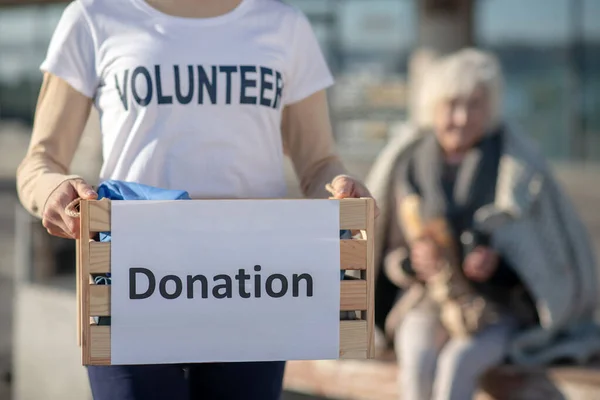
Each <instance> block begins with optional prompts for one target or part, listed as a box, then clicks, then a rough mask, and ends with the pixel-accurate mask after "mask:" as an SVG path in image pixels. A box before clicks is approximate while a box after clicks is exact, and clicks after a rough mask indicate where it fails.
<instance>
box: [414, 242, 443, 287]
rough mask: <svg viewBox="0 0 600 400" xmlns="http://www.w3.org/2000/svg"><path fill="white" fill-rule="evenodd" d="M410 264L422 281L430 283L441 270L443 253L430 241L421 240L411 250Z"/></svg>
mask: <svg viewBox="0 0 600 400" xmlns="http://www.w3.org/2000/svg"><path fill="white" fill-rule="evenodd" d="M410 264H411V266H412V269H413V270H414V271H415V273H416V274H417V277H418V278H419V279H421V280H422V281H425V282H426V281H428V280H429V279H430V278H431V277H433V276H434V275H435V274H436V273H438V272H439V271H440V269H441V253H440V250H439V248H438V246H437V245H436V244H435V243H434V242H433V241H432V240H429V239H420V240H417V241H416V242H415V243H413V244H412V246H411V248H410Z"/></svg>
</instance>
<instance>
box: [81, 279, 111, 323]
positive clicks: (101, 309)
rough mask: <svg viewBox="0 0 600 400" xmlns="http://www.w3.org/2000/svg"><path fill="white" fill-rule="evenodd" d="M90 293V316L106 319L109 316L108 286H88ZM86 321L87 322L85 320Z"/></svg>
mask: <svg viewBox="0 0 600 400" xmlns="http://www.w3.org/2000/svg"><path fill="white" fill-rule="evenodd" d="M88 286H89V288H90V289H89V292H90V314H89V315H90V316H92V317H107V316H109V315H110V286H108V285H88ZM85 321H87V320H85Z"/></svg>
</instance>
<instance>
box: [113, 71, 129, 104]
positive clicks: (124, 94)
mask: <svg viewBox="0 0 600 400" xmlns="http://www.w3.org/2000/svg"><path fill="white" fill-rule="evenodd" d="M128 76H129V70H128V69H126V70H125V72H123V89H121V85H120V84H119V79H118V78H117V74H115V86H116V87H117V92H119V97H120V98H121V103H123V108H124V109H125V111H127V110H129V104H128V99H127V77H128Z"/></svg>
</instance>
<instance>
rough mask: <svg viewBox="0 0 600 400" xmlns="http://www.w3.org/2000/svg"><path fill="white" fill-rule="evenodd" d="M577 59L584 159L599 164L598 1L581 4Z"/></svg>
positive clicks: (599, 28)
mask: <svg viewBox="0 0 600 400" xmlns="http://www.w3.org/2000/svg"><path fill="white" fill-rule="evenodd" d="M580 13H581V19H582V27H581V40H582V43H581V44H582V46H581V47H580V51H581V53H580V55H579V56H580V57H581V66H582V87H583V92H584V94H583V113H582V114H583V116H582V118H583V123H582V129H583V136H584V138H585V140H584V146H583V147H584V148H585V149H586V151H587V153H586V158H587V159H589V160H595V161H598V160H600V22H599V21H600V1H598V0H584V1H582V4H581V9H580Z"/></svg>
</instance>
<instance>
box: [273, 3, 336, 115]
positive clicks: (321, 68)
mask: <svg viewBox="0 0 600 400" xmlns="http://www.w3.org/2000/svg"><path fill="white" fill-rule="evenodd" d="M291 52H292V55H291V57H290V69H289V70H290V75H289V77H288V82H286V86H287V90H286V89H284V103H285V104H292V103H296V102H298V101H300V100H303V99H304V98H306V97H308V96H310V95H312V94H314V93H315V92H318V91H319V90H322V89H325V88H327V87H329V86H331V85H333V82H334V80H333V76H332V75H331V72H330V70H329V67H328V65H327V62H326V60H325V57H324V56H323V52H322V51H321V47H320V46H319V42H318V41H317V38H316V36H315V33H314V31H313V29H312V26H311V25H310V22H309V21H308V18H306V16H305V15H304V14H303V13H302V12H300V11H297V15H296V19H295V28H294V32H293V37H292V46H291Z"/></svg>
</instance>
